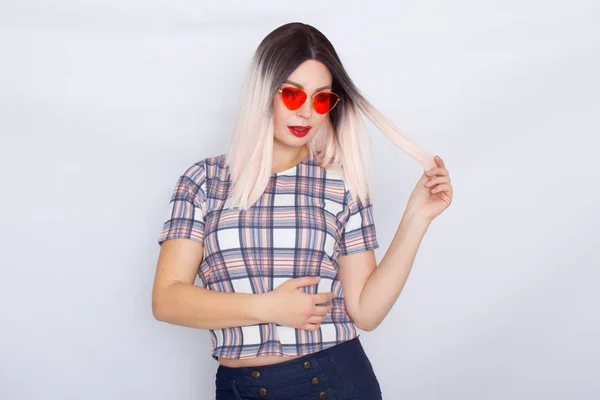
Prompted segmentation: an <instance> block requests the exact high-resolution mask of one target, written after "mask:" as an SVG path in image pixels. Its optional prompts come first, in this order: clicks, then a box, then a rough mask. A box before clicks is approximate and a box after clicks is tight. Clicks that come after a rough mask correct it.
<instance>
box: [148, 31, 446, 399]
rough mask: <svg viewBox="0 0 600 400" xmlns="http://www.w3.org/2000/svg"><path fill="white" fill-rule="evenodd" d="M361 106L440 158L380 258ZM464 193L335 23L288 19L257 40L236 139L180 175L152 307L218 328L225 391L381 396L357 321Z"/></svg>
mask: <svg viewBox="0 0 600 400" xmlns="http://www.w3.org/2000/svg"><path fill="white" fill-rule="evenodd" d="M360 112H362V113H363V114H364V115H365V116H366V117H367V118H369V119H370V120H371V121H372V122H373V123H374V124H375V126H377V127H378V128H379V129H380V130H381V131H382V132H383V133H384V134H385V135H386V136H387V137H388V138H389V139H390V140H391V141H392V142H393V143H395V144H396V145H397V146H398V147H400V148H401V149H402V150H403V151H405V152H406V153H407V154H408V155H410V156H411V157H413V158H414V159H415V160H417V161H418V162H420V163H421V165H423V166H424V167H425V168H426V170H427V171H426V173H424V174H423V176H422V177H421V179H420V180H419V182H418V183H417V186H416V188H415V189H414V191H413V193H412V195H411V196H410V200H409V202H408V204H407V207H406V210H405V212H404V215H403V218H402V221H401V222H400V225H399V227H398V231H397V233H396V235H395V237H394V238H393V240H392V242H391V245H390V247H389V249H388V250H387V252H386V253H385V256H384V257H383V259H382V260H381V262H380V263H379V264H377V263H376V260H375V255H374V249H376V248H377V247H378V243H377V238H376V232H375V225H374V221H373V207H372V204H371V202H370V169H369V165H370V160H369V152H368V149H367V141H366V139H365V135H364V132H363V131H362V129H361V128H362V125H361V124H362V122H361V116H360ZM451 199H452V186H451V184H450V178H449V175H448V171H447V170H446V168H445V166H444V162H443V161H442V160H441V159H440V158H439V157H435V158H433V157H431V156H429V155H428V154H427V153H425V152H424V151H423V150H421V149H420V148H419V147H418V146H417V145H415V144H414V143H413V142H411V141H410V140H409V139H408V138H407V137H406V136H405V135H404V134H403V133H402V132H401V131H400V130H399V129H398V128H396V127H395V126H394V125H393V124H391V123H390V122H389V121H388V120H386V119H385V118H384V117H383V116H382V115H381V114H379V112H377V110H375V109H374V108H373V107H372V106H371V105H370V104H369V103H368V102H367V101H366V100H365V99H364V98H363V97H362V96H361V94H360V93H359V91H358V90H357V88H356V87H355V86H354V84H353V83H352V81H351V80H350V78H349V77H348V75H347V73H346V71H345V70H344V68H343V66H342V63H341V61H340V59H339V57H338V56H337V54H336V52H335V50H334V48H333V46H332V45H331V43H330V42H329V41H328V40H327V38H325V36H323V34H322V33H320V32H319V31H318V30H316V29H315V28H313V27H311V26H309V25H305V24H301V23H291V24H286V25H284V26H281V27H279V28H278V29H276V30H274V31H273V32H271V33H270V34H269V35H268V36H267V37H266V38H265V39H264V40H263V41H262V43H261V44H260V45H259V47H258V49H257V51H256V54H255V57H254V60H253V63H252V66H251V70H250V73H249V77H248V80H247V84H246V87H245V90H244V91H243V93H242V95H241V106H240V110H239V114H238V121H237V124H236V127H235V130H234V133H233V135H232V137H231V141H230V144H229V148H228V151H227V153H226V154H223V155H219V156H213V157H208V158H205V159H203V160H201V161H199V162H197V163H195V164H194V165H192V166H191V167H190V168H188V169H187V170H186V171H185V172H184V174H183V175H182V176H181V177H180V178H179V180H178V182H177V184H176V187H175V190H174V192H173V195H172V198H171V213H170V215H169V216H168V217H169V218H168V220H167V221H166V222H165V225H164V229H163V231H162V234H161V235H160V239H159V243H160V244H161V251H160V255H159V259H158V265H157V271H156V276H155V282H154V288H153V304H152V307H153V313H154V316H155V318H157V319H158V320H160V321H165V322H169V323H172V324H177V325H184V326H189V327H195V328H201V329H208V330H210V333H211V338H212V351H213V358H215V359H216V360H218V362H219V367H218V369H217V374H216V398H217V400H225V399H237V400H240V399H265V398H268V399H300V400H304V399H306V400H308V399H321V400H322V399H337V400H344V399H365V400H375V399H380V398H381V391H380V387H379V383H378V381H377V378H376V376H375V373H374V371H373V368H372V366H371V363H370V362H369V360H368V358H367V356H366V355H365V353H364V351H363V348H362V346H361V344H360V341H359V339H358V335H357V332H356V327H358V328H360V329H362V330H366V331H370V330H373V329H375V328H376V327H377V326H378V325H379V324H380V323H381V321H382V320H383V319H384V317H385V316H386V315H387V313H388V312H389V310H390V308H391V307H392V305H393V303H394V302H395V301H396V299H397V298H398V296H399V294H400V291H401V289H402V287H403V285H404V282H405V281H406V279H407V277H408V274H409V271H410V269H411V267H412V263H413V260H414V257H415V255H416V252H417V249H418V247H419V244H420V241H421V239H422V237H423V235H424V234H425V232H426V230H427V228H428V226H429V224H430V223H431V221H432V220H433V219H434V218H435V217H436V216H437V215H439V214H440V213H441V212H442V211H443V210H444V209H445V208H447V207H448V206H449V205H450V202H451ZM196 274H198V275H199V277H200V279H201V282H202V285H203V287H199V286H195V285H194V279H195V275H196Z"/></svg>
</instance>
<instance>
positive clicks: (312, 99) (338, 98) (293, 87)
mask: <svg viewBox="0 0 600 400" xmlns="http://www.w3.org/2000/svg"><path fill="white" fill-rule="evenodd" d="M288 88H289V89H296V90H300V91H302V92H304V94H305V95H306V99H305V100H304V102H303V103H302V104H300V107H298V108H296V109H295V110H292V109H290V108H289V107H288V106H287V104H285V101H283V99H282V100H281V101H283V105H284V106H285V107H286V108H287V109H288V110H290V111H296V110H298V109H300V108H301V107H302V106H303V105H304V103H306V100H308V99H309V98H310V101H311V105H312V108H313V110H315V112H316V113H317V114H320V115H325V114H328V113H330V112H331V110H333V109H334V108H335V106H337V104H338V103H339V102H340V101H342V96H340V95H339V94H337V93H334V92H328V91H325V90H321V91H320V92H317V93H315V94H313V95H312V96H309V95H308V93H306V91H305V90H304V89H300V88H299V87H295V86H285V87H282V88H279V90H278V92H279V93H281V94H283V89H288ZM321 93H328V94H329V93H331V94H334V95H336V96H337V101H336V102H335V104H334V105H333V106H331V108H330V109H329V110H328V111H327V112H325V113H323V114H321V113H320V112H318V111H317V109H316V108H315V96H316V95H318V94H321Z"/></svg>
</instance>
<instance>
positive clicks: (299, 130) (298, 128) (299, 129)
mask: <svg viewBox="0 0 600 400" xmlns="http://www.w3.org/2000/svg"><path fill="white" fill-rule="evenodd" d="M311 128H312V126H302V125H295V126H288V129H289V130H290V132H292V133H293V134H294V136H297V137H304V136H306V135H308V132H310V129H311Z"/></svg>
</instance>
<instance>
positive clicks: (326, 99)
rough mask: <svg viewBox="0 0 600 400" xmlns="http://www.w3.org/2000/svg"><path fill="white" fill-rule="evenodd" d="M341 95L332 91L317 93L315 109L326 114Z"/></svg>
mask: <svg viewBox="0 0 600 400" xmlns="http://www.w3.org/2000/svg"><path fill="white" fill-rule="evenodd" d="M339 98H340V97H339V96H338V95H337V94H335V93H331V92H321V93H317V95H316V96H315V98H314V101H313V103H314V105H315V111H317V112H318V113H319V114H326V113H328V112H329V111H331V109H332V108H333V107H334V106H335V105H336V103H337V101H338V99H339Z"/></svg>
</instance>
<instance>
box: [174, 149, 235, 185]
mask: <svg viewBox="0 0 600 400" xmlns="http://www.w3.org/2000/svg"><path fill="white" fill-rule="evenodd" d="M228 170H229V169H228V167H227V165H226V162H225V154H219V155H216V156H209V157H206V158H203V159H201V160H199V161H196V162H195V163H194V164H192V165H191V166H189V167H188V168H187V169H186V170H185V171H184V173H183V174H182V178H186V179H189V180H191V181H192V182H194V183H196V184H198V185H200V184H203V183H205V181H206V180H208V179H211V178H213V177H220V176H222V175H226V174H227V172H228Z"/></svg>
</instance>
